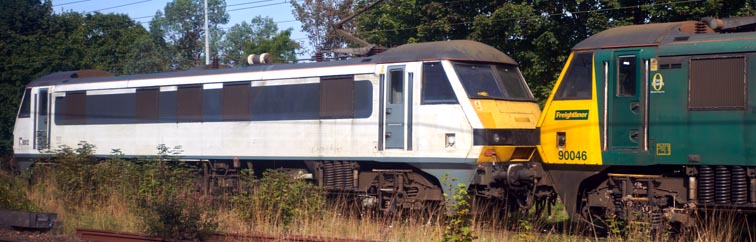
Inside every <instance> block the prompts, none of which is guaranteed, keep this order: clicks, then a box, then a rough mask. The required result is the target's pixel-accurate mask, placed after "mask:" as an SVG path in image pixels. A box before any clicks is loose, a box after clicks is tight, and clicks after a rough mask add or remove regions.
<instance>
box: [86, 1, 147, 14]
mask: <svg viewBox="0 0 756 242" xmlns="http://www.w3.org/2000/svg"><path fill="white" fill-rule="evenodd" d="M149 1H152V0H142V1H136V2H132V3H127V4H122V5H118V6H113V7H107V8H102V9H97V10H94V11H89V13H92V12H99V11H102V10H108V9H114V8H120V7H125V6H131V5H136V4H140V3H145V2H149Z"/></svg>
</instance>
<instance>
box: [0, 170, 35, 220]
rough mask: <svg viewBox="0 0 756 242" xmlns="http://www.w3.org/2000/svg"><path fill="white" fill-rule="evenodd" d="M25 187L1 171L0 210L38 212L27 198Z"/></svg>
mask: <svg viewBox="0 0 756 242" xmlns="http://www.w3.org/2000/svg"><path fill="white" fill-rule="evenodd" d="M24 191H25V189H24V185H23V184H22V182H21V181H19V180H18V179H17V178H16V177H13V176H11V175H9V174H6V173H5V172H4V171H0V209H3V210H15V211H29V212H33V211H37V210H38V208H37V207H36V206H34V204H32V203H31V201H29V199H27V198H26V195H25V194H24Z"/></svg>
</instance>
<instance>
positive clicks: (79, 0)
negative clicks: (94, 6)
mask: <svg viewBox="0 0 756 242" xmlns="http://www.w3.org/2000/svg"><path fill="white" fill-rule="evenodd" d="M89 1H92V0H78V1H73V2H67V3H61V4H56V5H53V7H58V6H65V5H69V4H74V3H83V2H89Z"/></svg>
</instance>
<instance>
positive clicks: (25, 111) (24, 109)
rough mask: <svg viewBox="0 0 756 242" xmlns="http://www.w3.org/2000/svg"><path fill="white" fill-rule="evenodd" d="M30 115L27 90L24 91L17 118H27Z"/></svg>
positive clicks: (29, 94) (28, 92) (29, 101)
mask: <svg viewBox="0 0 756 242" xmlns="http://www.w3.org/2000/svg"><path fill="white" fill-rule="evenodd" d="M30 115H31V88H27V89H26V90H25V91H24V96H23V100H22V101H21V109H20V110H18V117H19V118H28V117H29V116H30Z"/></svg>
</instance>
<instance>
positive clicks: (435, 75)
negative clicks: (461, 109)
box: [421, 62, 459, 104]
mask: <svg viewBox="0 0 756 242" xmlns="http://www.w3.org/2000/svg"><path fill="white" fill-rule="evenodd" d="M458 103H459V102H458V101H457V97H456V96H454V90H452V87H451V84H450V83H449V78H447V77H446V73H445V72H444V67H443V66H441V63H440V62H427V63H423V89H422V99H421V104H458Z"/></svg>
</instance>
